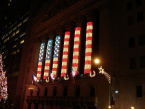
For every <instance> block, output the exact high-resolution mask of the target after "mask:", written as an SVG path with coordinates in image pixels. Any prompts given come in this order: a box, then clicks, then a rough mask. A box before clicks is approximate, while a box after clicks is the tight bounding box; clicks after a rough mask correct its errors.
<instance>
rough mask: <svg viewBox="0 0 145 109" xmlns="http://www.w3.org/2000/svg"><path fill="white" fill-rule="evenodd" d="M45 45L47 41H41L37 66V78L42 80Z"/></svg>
mask: <svg viewBox="0 0 145 109" xmlns="http://www.w3.org/2000/svg"><path fill="white" fill-rule="evenodd" d="M44 47H45V43H41V46H40V52H39V61H38V68H37V80H40V78H41V71H42V61H43V54H44Z"/></svg>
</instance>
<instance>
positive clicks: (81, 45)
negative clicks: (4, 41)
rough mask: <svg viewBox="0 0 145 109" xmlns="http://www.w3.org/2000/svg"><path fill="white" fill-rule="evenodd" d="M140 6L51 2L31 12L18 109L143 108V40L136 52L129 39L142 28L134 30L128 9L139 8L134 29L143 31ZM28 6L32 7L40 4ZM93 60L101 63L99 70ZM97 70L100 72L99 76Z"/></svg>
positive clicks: (94, 0)
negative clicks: (102, 70)
mask: <svg viewBox="0 0 145 109" xmlns="http://www.w3.org/2000/svg"><path fill="white" fill-rule="evenodd" d="M139 1H140V2H137V1H136V2H135V0H133V2H131V3H130V2H127V1H125V0H118V1H116V0H112V1H108V0H85V1H84V0H77V1H76V0H72V1H69V2H68V1H67V0H64V1H63V2H62V1H61V2H59V1H57V0H54V1H47V2H46V3H45V4H44V5H43V6H42V7H41V8H39V9H38V10H36V9H35V8H34V10H32V12H31V14H32V15H33V13H34V12H35V15H33V16H32V18H31V23H32V24H31V26H30V27H28V28H29V30H28V33H29V34H28V37H27V38H26V40H25V44H24V52H23V57H27V58H22V63H21V67H20V72H21V73H20V75H19V81H23V82H19V83H18V87H19V88H17V92H18V93H17V96H18V97H19V100H20V105H19V106H20V109H25V108H28V109H48V108H50V109H106V108H110V107H108V106H111V107H112V109H129V108H140V109H141V108H144V106H143V101H144V100H143V99H142V98H143V87H144V83H145V80H144V78H143V77H144V76H145V75H144V74H143V72H144V71H145V70H144V67H145V65H144V64H143V63H144V62H145V60H144V59H145V58H144V55H143V54H144V52H142V51H143V50H142V49H143V48H145V47H143V45H144V42H143V41H142V40H143V37H142V36H139V38H140V39H142V40H140V41H139V44H140V45H142V46H141V47H140V48H139V49H137V47H138V46H136V40H135V39H134V38H132V37H133V36H134V35H135V34H138V32H139V33H142V34H143V31H144V29H140V30H137V29H136V27H135V25H133V23H134V17H133V18H132V17H131V16H132V15H130V14H129V15H130V16H129V15H128V14H127V13H129V12H131V9H130V8H131V7H132V9H135V8H137V7H140V8H137V9H136V10H138V14H137V22H135V24H137V25H138V28H141V27H142V28H144V21H143V18H142V17H143V15H142V14H141V13H140V10H141V6H144V5H143V3H144V2H143V1H142V2H141V0H139ZM124 3H126V4H124ZM134 3H136V7H134V8H133V6H135V5H133V4H134ZM141 3H142V5H141ZM32 4H33V5H34V6H33V7H36V6H35V5H38V4H39V2H38V1H37V2H35V4H34V3H33V2H32ZM138 5H139V6H138ZM140 5H141V6H140ZM126 6H127V10H126V11H125V9H126ZM130 6H131V7H130ZM56 7H57V8H56ZM128 9H129V10H128ZM33 11H34V12H33ZM36 11H37V12H36ZM133 12H134V11H133ZM133 12H132V13H131V14H133ZM40 16H41V17H40ZM125 19H127V21H128V22H126V20H125ZM130 25H131V26H130ZM132 30H134V31H132ZM141 30H142V31H141ZM133 33H135V34H133ZM138 35H139V34H138ZM131 36H132V37H131ZM134 37H135V38H136V36H134ZM128 40H129V47H131V48H130V49H129V48H128V43H127V42H128ZM49 41H51V43H50V42H49ZM42 44H44V45H43V49H42ZM136 50H137V51H138V53H136V52H135V51H136ZM139 54H140V55H141V56H140V64H136V60H135V59H136V58H137V56H138V55H139ZM142 55H143V56H142ZM135 57H136V58H135ZM95 58H100V64H99V65H96V64H95V63H94V59H95ZM143 60H144V61H143ZM137 62H138V61H137ZM139 65H140V67H139ZM100 66H102V67H100ZM129 66H130V67H129ZM98 68H103V69H104V72H103V73H102V74H99V70H98ZM130 68H131V69H130ZM135 68H138V69H135ZM141 68H142V69H141ZM32 75H33V78H32ZM34 75H35V76H34ZM110 75H111V76H110ZM110 77H111V78H110ZM110 83H111V84H110ZM128 101H131V102H128Z"/></svg>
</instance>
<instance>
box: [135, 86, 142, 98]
mask: <svg viewBox="0 0 145 109" xmlns="http://www.w3.org/2000/svg"><path fill="white" fill-rule="evenodd" d="M136 97H142V86H136Z"/></svg>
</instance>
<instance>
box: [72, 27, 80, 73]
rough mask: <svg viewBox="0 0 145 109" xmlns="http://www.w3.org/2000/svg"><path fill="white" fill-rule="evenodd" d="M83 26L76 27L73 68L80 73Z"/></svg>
mask: <svg viewBox="0 0 145 109" xmlns="http://www.w3.org/2000/svg"><path fill="white" fill-rule="evenodd" d="M80 34H81V27H76V28H75V37H74V48H73V61H72V69H73V70H74V71H75V72H77V73H78V65H79V49H80ZM77 73H75V75H77Z"/></svg>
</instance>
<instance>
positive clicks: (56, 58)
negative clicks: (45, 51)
mask: <svg viewBox="0 0 145 109" xmlns="http://www.w3.org/2000/svg"><path fill="white" fill-rule="evenodd" d="M63 32H64V27H62V26H59V27H58V28H57V29H56V36H55V44H54V54H53V64H52V76H53V78H56V77H59V76H60V74H59V73H58V72H60V69H61V68H60V66H61V63H60V62H61V60H62V55H61V54H62V50H61V49H62V45H63V41H62V40H63Z"/></svg>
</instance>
